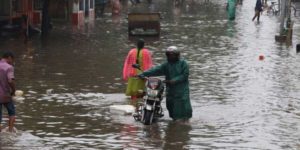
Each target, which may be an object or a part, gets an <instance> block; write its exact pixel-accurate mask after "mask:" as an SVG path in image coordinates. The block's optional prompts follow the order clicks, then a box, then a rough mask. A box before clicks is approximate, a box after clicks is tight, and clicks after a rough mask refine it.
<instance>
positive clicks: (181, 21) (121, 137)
mask: <svg viewBox="0 0 300 150" xmlns="http://www.w3.org/2000/svg"><path fill="white" fill-rule="evenodd" d="M195 2H196V3H192V0H189V1H188V0H186V3H184V4H183V5H182V6H180V7H177V8H176V7H174V6H173V5H172V2H171V0H170V1H169V0H160V1H154V4H153V5H147V4H146V3H143V4H141V5H140V6H135V7H133V6H130V5H128V6H124V7H123V14H122V15H121V16H120V17H112V16H110V14H109V13H106V14H105V16H104V17H103V18H99V19H97V20H96V21H95V23H94V24H93V23H92V24H86V26H85V27H84V28H83V29H74V28H71V27H70V26H69V25H66V24H61V23H56V24H55V25H54V29H53V30H52V31H51V33H50V35H49V37H48V38H47V39H44V40H40V39H39V37H34V38H33V42H32V45H24V44H23V43H22V39H19V38H11V39H8V40H1V41H0V49H1V50H4V49H11V50H14V52H15V53H16V57H17V59H16V66H15V71H16V79H17V80H16V81H17V89H20V90H23V91H24V92H25V95H24V98H25V100H23V101H17V102H16V107H17V121H16V128H17V129H18V130H19V132H18V134H16V135H9V134H8V135H7V134H5V133H2V134H0V148H1V149H30V150H31V149H172V150H177V149H178V150H180V149H222V150H232V149H238V150H243V149H247V150H249V149H251V150H252V149H253V150H278V149H290V150H297V149H300V98H299V97H300V92H299V90H300V55H299V54H297V53H296V50H295V49H296V48H295V47H296V46H295V45H296V44H297V43H298V42H299V40H300V32H299V31H300V26H299V25H298V23H299V22H300V19H299V18H293V19H294V20H295V21H296V23H295V26H294V36H293V44H292V46H290V47H287V46H286V45H285V44H280V43H276V42H275V40H274V36H275V35H276V34H277V33H278V31H279V22H278V17H277V16H273V15H267V14H266V13H264V14H263V15H262V16H261V22H260V23H257V22H256V21H254V22H252V21H251V19H252V17H253V14H254V12H253V7H254V5H255V1H253V0H244V2H243V4H242V5H238V6H237V10H236V19H235V21H228V19H227V15H226V10H225V2H226V1H225V0H211V1H210V2H208V3H204V0H203V1H200V0H199V1H197V0H195ZM127 10H130V11H137V10H145V11H146V10H147V11H160V12H161V14H162V20H161V29H162V31H161V37H160V38H159V39H156V40H151V41H148V40H146V41H147V43H146V47H148V48H149V49H150V50H151V51H152V52H153V57H154V61H155V63H156V64H159V63H160V62H162V61H163V60H164V59H165V58H164V53H163V49H165V48H166V47H167V46H170V45H177V46H178V47H179V48H180V49H181V50H182V57H184V58H185V59H186V60H187V61H188V63H189V65H190V90H191V101H192V106H193V110H194V112H193V118H192V119H191V120H190V123H189V124H188V125H183V124H178V123H174V122H172V120H171V119H170V118H169V117H168V115H167V112H165V116H164V117H163V118H162V119H160V120H159V121H158V122H157V123H155V124H153V125H151V126H144V125H142V124H141V123H139V122H135V121H134V119H133V118H132V117H131V116H122V115H114V114H111V113H110V112H109V109H108V108H109V106H110V105H115V104H128V103H129V100H128V98H126V97H125V96H124V94H123V93H124V90H125V87H126V84H125V82H124V81H122V79H121V74H122V64H123V61H124V59H125V57H126V55H127V52H128V50H129V49H130V48H133V47H134V46H135V42H132V41H130V40H129V39H128V36H127V19H126V12H127ZM260 55H262V56H264V58H265V59H264V60H259V56H260ZM163 106H165V103H163ZM3 123H5V122H3Z"/></svg>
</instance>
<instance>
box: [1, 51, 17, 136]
mask: <svg viewBox="0 0 300 150" xmlns="http://www.w3.org/2000/svg"><path fill="white" fill-rule="evenodd" d="M13 63H14V55H13V53H12V52H9V51H8V52H4V53H3V55H2V58H1V60H0V132H1V129H2V128H1V122H2V106H4V107H5V108H6V109H7V112H8V115H9V120H8V131H9V132H13V128H14V123H15V113H16V112H15V104H14V102H13V101H12V96H13V95H14V94H15V91H16V88H15V80H14V79H15V77H14V67H13Z"/></svg>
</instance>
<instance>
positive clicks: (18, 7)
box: [12, 0, 23, 12]
mask: <svg viewBox="0 0 300 150" xmlns="http://www.w3.org/2000/svg"><path fill="white" fill-rule="evenodd" d="M22 6H23V5H22V0H13V1H12V7H13V8H12V10H13V11H15V12H22V11H23V8H22Z"/></svg>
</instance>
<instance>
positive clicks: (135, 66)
mask: <svg viewBox="0 0 300 150" xmlns="http://www.w3.org/2000/svg"><path fill="white" fill-rule="evenodd" d="M132 67H133V68H136V69H139V70H141V66H140V65H139V64H133V65H132Z"/></svg>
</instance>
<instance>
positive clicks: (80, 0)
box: [79, 0, 84, 11]
mask: <svg viewBox="0 0 300 150" xmlns="http://www.w3.org/2000/svg"><path fill="white" fill-rule="evenodd" d="M79 10H81V11H83V10H84V3H83V0H79Z"/></svg>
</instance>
